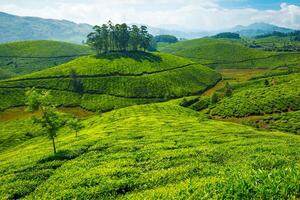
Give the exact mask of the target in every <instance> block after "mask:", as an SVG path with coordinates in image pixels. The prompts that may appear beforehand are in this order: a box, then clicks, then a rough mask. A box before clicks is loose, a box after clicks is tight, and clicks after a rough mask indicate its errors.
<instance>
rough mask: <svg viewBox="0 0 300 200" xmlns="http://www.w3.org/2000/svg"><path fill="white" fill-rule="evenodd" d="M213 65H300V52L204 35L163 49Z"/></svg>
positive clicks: (250, 66)
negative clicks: (256, 47)
mask: <svg viewBox="0 0 300 200" xmlns="http://www.w3.org/2000/svg"><path fill="white" fill-rule="evenodd" d="M160 51H162V52H167V53H172V54H175V55H178V56H182V57H186V58H190V59H192V60H194V61H196V62H199V63H201V64H205V65H207V66H210V67H213V68H276V67H288V66H291V67H293V68H294V67H295V65H296V66H297V67H299V61H300V53H275V52H266V51H262V50H258V49H254V48H248V47H246V46H245V45H243V44H242V42H241V41H240V40H228V39H227V40H226V39H216V38H203V39H196V40H188V41H182V42H178V43H175V44H171V45H168V46H164V47H162V48H161V49H160Z"/></svg>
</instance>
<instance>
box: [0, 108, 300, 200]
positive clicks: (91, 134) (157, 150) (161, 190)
mask: <svg viewBox="0 0 300 200" xmlns="http://www.w3.org/2000/svg"><path fill="white" fill-rule="evenodd" d="M22 122H23V123H22ZM84 124H85V126H86V128H85V129H83V130H82V131H80V132H79V137H77V138H75V136H74V133H73V131H71V130H69V129H64V130H62V131H61V132H60V133H59V136H58V139H57V147H58V150H59V152H58V158H59V159H54V157H53V156H52V149H51V141H50V140H48V139H47V138H46V137H45V136H40V134H39V129H38V128H34V127H32V125H31V124H30V121H29V122H26V121H15V122H11V123H10V124H7V123H6V125H5V124H3V123H0V127H1V128H2V130H4V132H3V133H4V134H3V133H1V136H0V137H1V138H3V137H6V135H5V133H7V134H8V133H9V131H10V130H11V128H10V127H18V126H22V127H27V129H25V130H23V129H20V130H19V132H18V134H24V133H25V132H24V131H27V130H32V131H33V132H32V134H33V135H32V136H31V138H30V137H29V138H27V140H25V141H24V142H23V143H22V144H19V145H18V146H14V145H9V142H11V141H10V140H4V141H3V140H2V141H3V142H4V143H6V146H9V148H8V149H6V150H2V151H1V152H0V161H1V165H0V172H1V182H2V183H3V184H1V185H0V196H1V197H3V198H8V199H14V198H25V199H49V198H52V197H53V196H55V197H56V198H59V199H61V198H88V199H94V198H96V197H97V198H101V199H144V198H147V199H161V198H165V199H170V198H173V197H174V196H176V197H178V198H179V197H180V198H182V199H186V198H190V197H193V198H195V199H198V198H202V197H203V196H205V197H207V199H219V198H233V197H234V198H237V199H238V198H241V197H242V198H244V199H251V198H253V199H269V198H275V199H293V198H295V197H297V195H298V194H299V187H298V186H299V179H298V177H299V176H300V174H299V167H300V166H299V162H297V161H299V159H300V154H299V152H300V149H299V147H300V140H299V137H297V136H295V135H291V134H285V133H280V132H273V133H272V134H270V132H262V131H257V130H255V129H253V128H250V127H247V126H243V125H238V124H233V123H226V122H217V121H212V120H208V119H206V117H205V116H203V115H201V114H199V113H197V112H194V111H191V110H189V109H185V108H182V107H179V106H176V105H173V104H169V103H167V104H166V103H164V104H150V105H144V106H133V107H129V108H125V109H120V110H117V111H113V112H110V113H105V114H103V115H102V116H95V117H93V118H90V119H88V120H86V121H84ZM29 127H31V128H29ZM28 155H30V156H28Z"/></svg>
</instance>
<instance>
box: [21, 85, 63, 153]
mask: <svg viewBox="0 0 300 200" xmlns="http://www.w3.org/2000/svg"><path fill="white" fill-rule="evenodd" d="M26 96H27V106H28V109H27V110H28V111H31V112H32V111H37V110H41V111H42V117H41V118H40V119H38V118H34V120H33V121H34V123H39V124H41V126H42V128H43V129H44V131H45V132H46V133H47V135H48V137H49V139H51V140H52V144H53V152H54V155H56V146H55V138H56V137H57V132H58V131H59V129H60V128H62V127H63V126H64V124H65V121H64V120H63V119H62V117H61V116H60V115H59V113H58V112H56V110H55V106H54V105H53V104H51V96H50V93H49V92H43V93H39V92H37V91H36V90H35V89H34V88H32V89H31V90H28V91H27V92H26Z"/></svg>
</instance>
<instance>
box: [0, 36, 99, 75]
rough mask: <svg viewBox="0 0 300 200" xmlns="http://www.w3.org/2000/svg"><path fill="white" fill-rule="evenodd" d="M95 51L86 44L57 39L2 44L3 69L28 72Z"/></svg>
mask: <svg viewBox="0 0 300 200" xmlns="http://www.w3.org/2000/svg"><path fill="white" fill-rule="evenodd" d="M91 53H93V51H92V50H91V49H90V48H89V47H86V46H82V45H75V44H70V43H65V42H57V41H46V40H42V41H24V42H12V43H5V44H0V66H5V67H1V69H3V70H6V71H9V72H13V73H17V74H28V73H31V72H34V71H39V70H42V69H46V68H48V67H52V66H55V65H59V64H62V63H65V62H68V61H70V60H72V59H74V58H77V57H79V56H81V55H86V54H91Z"/></svg>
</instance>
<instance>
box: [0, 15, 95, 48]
mask: <svg viewBox="0 0 300 200" xmlns="http://www.w3.org/2000/svg"><path fill="white" fill-rule="evenodd" d="M91 31H92V26H91V25H88V24H76V23H74V22H70V21H67V20H54V19H42V18H38V17H20V16H15V15H11V14H7V13H3V12H0V43H4V42H12V41H20V40H59V41H66V42H73V43H78V44H81V42H82V41H83V40H85V39H86V36H87V35H88V34H89V33H90V32H91Z"/></svg>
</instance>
